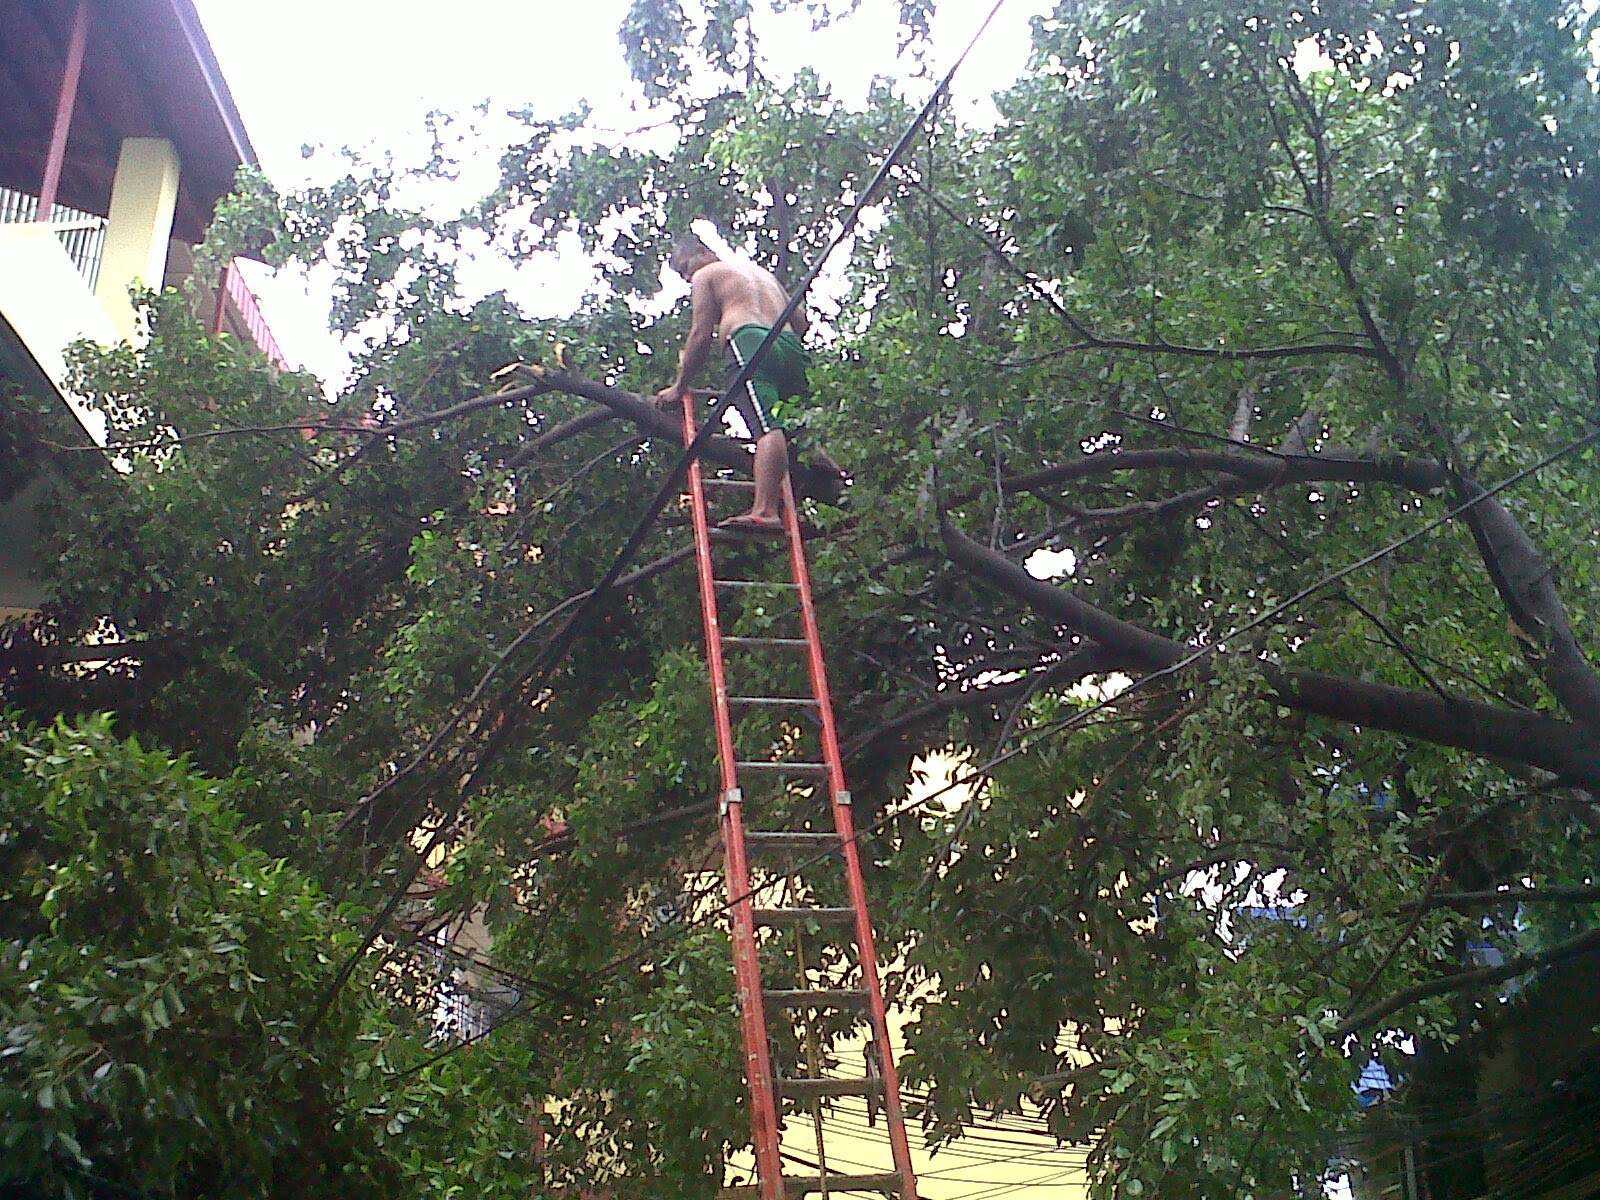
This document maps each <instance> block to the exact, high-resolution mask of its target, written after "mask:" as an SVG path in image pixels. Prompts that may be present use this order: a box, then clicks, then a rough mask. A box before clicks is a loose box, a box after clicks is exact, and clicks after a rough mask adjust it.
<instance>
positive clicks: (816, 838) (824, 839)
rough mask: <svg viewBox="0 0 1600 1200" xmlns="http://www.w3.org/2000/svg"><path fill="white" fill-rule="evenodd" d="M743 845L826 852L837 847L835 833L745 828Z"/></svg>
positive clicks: (770, 848) (757, 847)
mask: <svg viewBox="0 0 1600 1200" xmlns="http://www.w3.org/2000/svg"><path fill="white" fill-rule="evenodd" d="M744 840H745V845H746V846H748V847H749V848H750V849H751V850H814V851H819V852H826V851H829V850H837V849H838V848H839V835H838V834H837V833H798V832H796V833H790V832H787V831H781V832H780V831H778V830H770V831H768V832H766V833H759V832H754V831H751V830H746V831H745V835H744Z"/></svg>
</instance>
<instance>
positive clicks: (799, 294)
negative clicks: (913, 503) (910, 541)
mask: <svg viewBox="0 0 1600 1200" xmlns="http://www.w3.org/2000/svg"><path fill="white" fill-rule="evenodd" d="M1004 4H1005V0H995V2H994V5H993V6H992V7H991V8H990V9H989V14H988V16H986V17H984V19H983V22H982V24H980V25H979V26H978V30H977V32H976V33H974V34H973V35H972V38H971V40H970V41H968V42H967V45H966V48H965V49H963V50H962V51H961V53H960V54H959V55H958V56H957V57H956V61H955V62H954V63H953V64H951V67H950V69H949V70H948V71H946V72H945V75H944V78H943V79H941V80H940V81H939V85H938V86H937V87H935V88H934V90H933V94H932V95H930V96H929V97H928V99H927V101H926V102H925V103H924V104H923V106H922V108H921V109H920V110H919V111H918V112H917V114H916V116H915V117H914V118H912V121H911V124H910V125H909V126H908V127H907V128H906V131H905V132H904V133H903V134H901V135H900V140H899V141H897V142H896V143H895V144H894V147H893V148H892V149H891V150H890V151H889V154H888V156H887V157H886V158H885V159H884V161H883V162H882V164H880V165H879V167H878V170H877V172H876V173H875V174H874V175H873V177H872V180H871V181H870V182H869V183H868V184H867V186H866V188H865V189H864V190H863V191H862V193H861V195H860V196H859V197H857V199H856V202H855V204H854V205H853V206H852V207H851V209H850V211H849V213H847V214H846V216H845V219H844V221H843V222H842V223H841V224H840V227H839V229H838V231H837V232H836V233H835V234H834V236H833V238H832V240H830V241H829V243H828V245H827V247H826V248H825V249H824V250H823V252H822V253H821V254H820V255H819V256H818V257H817V259H816V260H815V261H814V262H813V263H812V264H811V267H810V268H809V269H808V270H807V271H806V273H805V276H804V277H803V278H802V279H801V280H800V283H799V284H798V285H797V286H796V287H795V289H794V292H793V293H792V294H791V295H790V296H789V298H788V301H787V302H786V303H785V304H784V306H783V311H782V312H781V313H780V314H779V315H778V317H777V319H776V320H774V321H773V323H772V325H771V327H770V328H768V330H767V334H766V336H765V337H764V338H762V340H761V344H760V345H759V346H758V347H756V350H755V352H754V353H753V354H751V356H750V358H749V359H748V360H747V361H746V362H744V363H743V364H741V366H740V368H739V370H738V372H737V373H736V374H735V375H734V377H733V379H732V381H731V382H730V383H729V384H728V385H727V386H726V387H725V388H724V389H723V394H722V396H721V398H720V399H718V401H717V402H716V404H714V405H713V406H712V407H711V410H710V411H709V412H708V413H707V414H706V419H705V421H704V422H703V423H702V424H701V426H700V428H699V430H698V431H697V432H696V434H695V436H694V437H693V438H691V439H690V441H689V443H688V445H687V446H685V447H684V450H683V453H682V454H681V455H679V457H678V461H677V462H676V463H675V464H674V466H673V468H672V470H671V471H670V472H668V474H667V477H666V479H665V480H663V482H662V484H661V486H660V487H659V488H658V489H657V490H656V494H655V496H654V497H653V498H652V499H651V501H650V504H649V505H648V506H647V507H646V509H645V511H644V512H643V513H642V514H641V516H640V518H639V520H638V521H637V522H636V524H635V525H634V529H633V532H632V533H631V534H629V536H628V540H627V541H626V542H625V543H624V545H623V547H622V550H621V551H620V552H619V553H618V554H617V557H616V559H615V561H613V562H612V564H611V567H610V569H609V570H607V571H606V573H605V575H604V576H603V577H602V578H601V579H600V582H599V583H597V584H595V585H594V587H593V588H592V589H591V590H590V592H589V595H588V596H587V597H586V598H585V600H584V601H583V602H582V603H581V604H580V605H579V606H578V608H577V611H576V612H574V613H573V614H572V616H571V617H570V618H568V620H567V622H566V624H565V625H563V626H562V627H561V629H560V630H559V631H558V632H557V633H556V634H555V636H554V637H553V638H551V640H550V641H549V642H548V643H546V645H545V647H544V649H543V650H542V651H541V652H540V654H539V655H538V656H537V657H536V658H535V659H534V661H533V663H532V664H531V665H530V666H529V667H528V668H527V670H525V671H524V672H523V674H522V676H521V677H520V679H519V680H518V686H525V685H526V684H527V683H528V682H529V681H530V680H532V679H534V678H537V677H546V676H548V675H549V673H550V672H551V671H553V670H554V669H555V668H556V666H557V665H559V664H560V662H561V661H562V660H563V659H564V658H565V657H566V656H567V654H568V653H569V652H570V651H571V649H572V647H573V646H574V645H575V644H576V642H577V639H578V635H579V634H580V633H581V632H582V630H583V626H584V625H585V624H586V623H587V622H588V621H589V619H590V618H591V617H592V616H593V614H594V612H595V611H596V609H598V607H599V606H600V603H601V602H602V601H603V600H604V599H605V596H606V593H607V592H609V591H610V590H611V588H612V586H613V585H614V584H615V583H616V581H617V580H618V579H619V578H620V577H621V575H622V572H623V571H624V570H625V569H626V568H627V566H628V564H629V563H630V562H631V561H633V557H634V555H636V554H637V553H638V552H639V549H640V548H641V547H642V546H643V545H644V543H645V540H646V539H647V538H648V537H649V535H650V531H651V529H652V528H653V527H654V525H655V521H656V518H657V517H658V516H660V514H661V510H662V509H663V508H665V507H666V506H667V504H668V502H669V501H670V500H671V499H672V498H673V497H674V496H676V495H678V494H679V493H680V492H681V491H682V490H683V483H684V480H685V479H686V478H687V476H688V473H689V465H690V464H691V463H692V462H694V460H695V459H696V458H697V457H699V454H700V450H701V448H702V447H703V446H704V445H705V443H706V442H707V441H709V440H710V438H711V435H712V431H713V430H714V429H717V428H719V427H720V422H721V418H722V414H723V412H724V411H725V410H726V409H727V408H728V406H729V405H730V404H732V402H733V398H734V396H736V395H737V394H738V392H739V389H740V388H741V387H743V386H744V385H745V384H746V383H748V382H749V380H750V379H751V377H752V376H753V375H754V373H755V369H756V367H757V366H758V365H760V363H761V360H762V358H763V357H764V356H765V354H766V353H767V351H768V350H769V349H770V348H771V346H772V344H773V343H774V342H776V341H777V340H778V335H779V334H780V333H781V332H782V331H783V329H784V327H785V326H787V325H788V324H789V321H790V319H791V318H793V316H794V314H795V312H796V311H798V309H799V308H800V305H801V304H802V303H803V302H804V300H805V295H806V291H807V289H808V288H810V286H811V284H812V283H813V282H814V281H815V280H816V278H817V276H818V274H820V273H821V271H822V268H823V267H824V266H825V265H826V264H827V261H828V259H829V258H830V257H831V256H832V254H833V252H834V251H835V250H836V249H838V247H839V245H840V244H841V243H842V242H843V241H844V240H845V239H846V238H847V237H849V236H850V235H851V234H852V233H853V232H854V231H855V227H856V225H857V224H858V223H859V221H860V219H861V213H862V211H863V210H864V209H865V208H866V207H867V205H868V204H869V203H871V202H872V200H873V199H874V198H875V196H876V194H877V191H878V189H879V188H880V187H881V186H882V185H883V181H884V180H885V179H886V178H888V176H889V172H890V171H891V170H892V169H893V168H894V166H895V164H896V163H897V162H898V160H899V157H900V155H901V154H903V153H905V150H906V147H907V146H909V145H910V144H911V141H912V139H913V138H915V137H916V135H917V131H918V130H919V129H921V127H922V125H923V122H925V121H926V120H927V118H928V116H929V114H931V113H932V112H933V111H934V109H935V107H936V106H937V105H938V103H939V100H940V99H941V98H942V97H943V95H944V93H945V92H946V91H947V90H948V89H949V87H950V83H951V81H952V80H953V79H954V78H955V75H956V72H957V71H959V70H960V69H961V65H962V64H963V63H964V62H966V60H967V56H968V55H969V54H971V53H972V49H973V47H974V46H976V45H977V44H978V39H979V38H981V37H982V36H983V34H984V32H985V31H986V30H987V29H988V28H989V25H990V23H991V22H992V21H993V20H994V18H995V15H996V14H997V13H998V12H999V11H1000V9H1001V7H1002V6H1003V5H1004ZM436 744H437V740H436V741H435V743H432V744H430V747H429V749H430V750H431V749H432V748H433V746H434V745H436ZM414 765H415V763H413V764H412V766H414ZM410 769H411V767H410V766H408V767H407V768H406V769H405V770H403V771H401V772H398V773H397V775H396V778H399V777H401V776H403V775H405V774H407V773H409V770H410ZM476 778H477V768H476V767H474V768H473V770H472V771H471V772H470V773H469V780H468V783H467V785H466V786H467V787H470V786H471V785H472V781H474V780H476ZM379 790H383V789H382V788H380V789H379ZM376 794H377V792H374V793H373V796H375V795H376ZM373 796H369V797H367V799H366V800H364V801H363V807H365V806H366V805H367V804H369V803H370V801H371V800H372V798H373ZM462 799H463V797H462V796H458V797H457V799H456V804H457V805H458V806H459V804H460V803H461V800H462ZM443 824H445V825H447V824H448V822H444V823H443ZM442 827H443V826H441V828H442ZM424 860H425V856H424V855H418V856H417V862H416V864H415V865H414V866H413V868H412V869H411V870H410V871H409V872H403V873H402V876H403V877H402V881H401V883H400V886H399V887H398V888H397V889H396V890H395V893H394V895H392V896H391V897H390V898H389V900H388V901H387V902H385V904H384V905H383V906H382V908H381V909H380V910H379V912H378V915H377V917H376V918H375V919H374V920H373V922H372V923H371V925H370V927H369V928H368V930H367V932H366V934H365V935H364V936H363V937H362V939H361V944H360V945H359V946H357V947H356V949H355V950H353V951H352V952H351V956H350V958H349V959H348V960H347V961H346V962H345V963H344V964H343V965H342V966H341V967H340V969H339V970H338V971H337V972H335V974H334V978H333V981H332V984H331V985H330V987H329V988H328V989H327V991H326V992H325V993H324V995H323V998H322V1000H321V1001H320V1003H319V1004H318V1006H317V1008H316V1010H315V1012H314V1014H313V1017H312V1021H311V1025H312V1026H313V1027H314V1026H315V1025H316V1024H317V1023H318V1021H320V1019H321V1017H322V1016H323V1015H325V1014H326V1012H327V1009H328V1007H329V1005H331V1004H332V1002H333V997H334V995H335V994H336V993H337V991H338V989H339V988H341V987H343V986H344V984H345V983H346V982H348V980H349V978H350V975H351V973H352V972H353V971H354V967H355V962H356V961H357V960H358V959H359V958H360V957H361V956H363V955H365V954H366V953H367V951H368V950H370V949H371V948H372V946H373V945H374V944H375V943H376V941H377V939H378V937H379V936H381V932H382V928H383V925H384V923H385V922H386V921H387V920H388V919H389V917H390V916H392V915H393V913H394V911H395V909H396V908H397V907H398V905H399V902H400V900H399V898H400V897H402V896H403V895H404V894H405V891H406V889H407V888H409V887H410V886H411V884H412V882H413V881H414V880H415V878H416V876H417V874H418V873H420V871H421V869H422V863H423V861H424Z"/></svg>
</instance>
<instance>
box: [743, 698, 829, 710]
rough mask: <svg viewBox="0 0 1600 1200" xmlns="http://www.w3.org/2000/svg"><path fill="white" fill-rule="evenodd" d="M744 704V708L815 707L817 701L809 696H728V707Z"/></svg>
mask: <svg viewBox="0 0 1600 1200" xmlns="http://www.w3.org/2000/svg"><path fill="white" fill-rule="evenodd" d="M741 704H742V705H744V706H745V707H746V708H762V707H766V708H774V707H780V706H781V707H794V708H816V707H817V702H816V701H815V700H813V699H812V698H811V697H810V696H729V697H728V707H729V708H732V707H733V706H734V705H741Z"/></svg>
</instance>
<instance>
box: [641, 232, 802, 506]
mask: <svg viewBox="0 0 1600 1200" xmlns="http://www.w3.org/2000/svg"><path fill="white" fill-rule="evenodd" d="M668 265H669V266H670V267H671V268H672V269H673V270H674V271H676V272H677V273H678V274H679V275H682V276H683V277H684V278H685V279H687V280H688V281H689V289H690V291H689V300H690V304H691V305H692V307H693V310H694V315H693V319H692V321H691V323H690V326H689V336H688V338H687V340H685V342H684V343H683V352H682V353H681V354H680V355H679V356H678V376H677V378H676V379H674V380H673V381H672V384H671V386H669V387H664V388H662V389H661V391H659V392H657V393H656V401H657V403H659V404H660V405H661V406H662V407H663V408H670V407H672V406H674V405H680V404H682V403H683V401H684V399H685V398H686V397H687V396H688V394H689V385H690V383H691V382H692V381H693V380H694V378H695V376H697V375H698V374H699V373H700V371H701V370H702V369H704V367H705V365H706V360H707V359H708V358H710V356H711V347H712V343H713V342H714V341H716V340H717V338H718V337H719V335H720V337H721V339H722V341H723V344H724V346H725V347H726V351H727V356H728V372H729V373H728V378H729V380H730V381H731V380H732V379H733V376H734V374H735V373H736V372H737V371H738V370H739V367H740V366H741V365H742V364H743V363H745V362H747V361H748V360H749V359H750V356H751V355H753V354H754V353H755V352H756V348H757V347H758V346H760V345H761V342H762V340H763V339H764V338H765V337H766V336H767V331H768V330H769V329H771V327H772V322H774V321H776V320H777V319H778V317H779V316H781V315H782V314H783V309H784V306H785V305H786V304H788V302H789V297H788V295H787V294H786V293H785V292H784V290H783V286H782V285H781V284H780V283H779V282H778V281H777V280H776V279H775V278H773V276H772V273H771V272H770V271H766V270H763V269H762V268H761V267H758V266H756V265H755V264H753V263H733V262H725V261H723V260H722V259H721V258H718V257H717V255H716V253H715V252H714V251H713V250H712V249H711V247H709V246H707V245H706V244H705V243H704V242H702V241H701V240H700V239H699V237H697V236H696V235H695V234H692V233H688V234H685V235H684V236H683V237H681V238H679V239H678V241H677V243H676V244H675V245H674V246H673V248H672V257H671V259H669V260H668ZM789 325H790V328H789V329H785V330H784V331H783V332H782V333H780V334H779V335H778V338H777V340H776V341H775V342H773V344H772V345H771V347H769V348H768V350H767V352H766V354H765V355H763V356H762V359H761V362H760V364H759V365H758V367H757V369H756V371H755V374H754V375H753V376H752V377H751V378H750V380H749V382H748V383H746V384H745V385H744V386H743V387H741V388H740V389H739V391H738V394H736V395H735V396H734V398H733V404H734V407H736V408H737V409H738V410H739V415H740V416H742V417H743V418H744V423H745V424H746V425H747V426H749V428H750V436H751V437H752V438H754V439H755V443H756V461H755V478H756V498H755V503H754V504H752V505H751V506H750V511H749V512H747V513H744V514H743V515H741V516H737V517H729V518H728V519H727V520H726V521H724V522H722V524H723V526H724V527H727V528H731V529H739V530H745V531H749V532H756V533H781V532H782V530H783V509H782V498H783V481H784V479H785V478H786V477H787V475H788V472H789V443H788V439H787V438H785V437H784V433H783V430H782V429H781V428H778V427H777V426H776V425H774V424H773V421H772V418H771V416H770V413H771V409H772V405H773V404H775V403H776V402H778V401H780V400H787V399H789V398H790V397H792V396H803V395H805V394H806V393H807V391H808V390H809V388H808V387H807V384H806V364H807V361H808V360H807V355H806V352H805V349H804V347H802V346H801V344H800V338H801V336H802V335H804V333H805V331H806V325H807V322H806V316H805V313H804V311H803V310H799V309H797V310H796V311H795V314H794V316H792V317H791V318H790V319H789Z"/></svg>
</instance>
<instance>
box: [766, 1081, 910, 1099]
mask: <svg viewBox="0 0 1600 1200" xmlns="http://www.w3.org/2000/svg"><path fill="white" fill-rule="evenodd" d="M778 1090H779V1091H780V1092H782V1093H783V1094H784V1095H785V1096H787V1097H789V1098H791V1099H794V1100H815V1099H820V1098H821V1097H824V1096H881V1095H883V1094H884V1087H883V1080H881V1079H872V1078H868V1077H866V1076H862V1077H861V1078H860V1079H780V1080H778Z"/></svg>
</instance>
